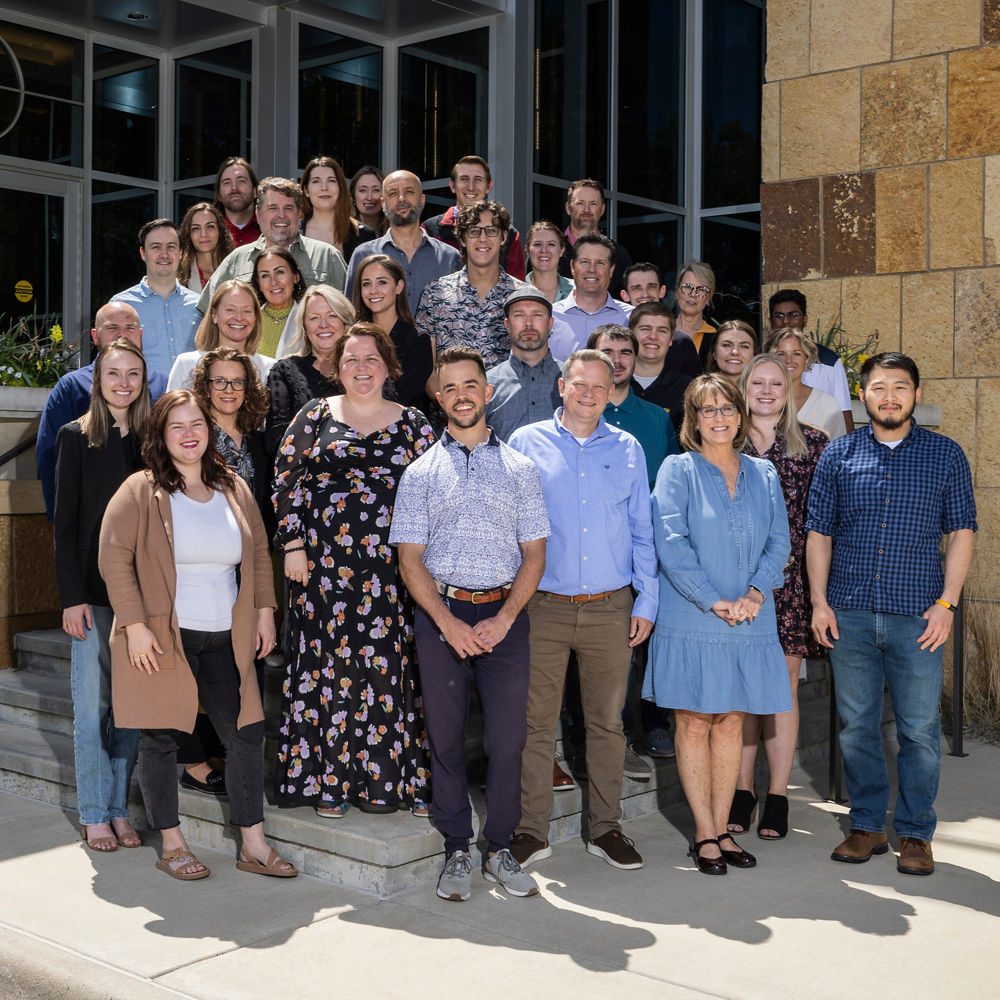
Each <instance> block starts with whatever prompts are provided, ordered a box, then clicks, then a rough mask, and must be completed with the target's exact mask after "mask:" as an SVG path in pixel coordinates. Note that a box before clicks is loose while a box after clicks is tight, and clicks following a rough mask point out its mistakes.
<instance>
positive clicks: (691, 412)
mask: <svg viewBox="0 0 1000 1000" xmlns="http://www.w3.org/2000/svg"><path fill="white" fill-rule="evenodd" d="M713 392H716V393H718V394H719V395H720V396H721V397H722V398H723V399H724V400H726V402H727V403H733V404H734V405H735V406H736V408H737V409H738V410H739V413H740V423H739V427H737V429H736V437H735V438H734V439H733V450H734V451H742V450H743V445H744V443H745V442H746V439H747V434H749V433H750V417H749V416H748V415H747V404H746V400H745V399H744V398H743V393H742V392H740V387H739V385H738V384H737V383H736V382H733V381H731V380H730V379H728V378H726V377H725V376H724V375H720V374H719V373H718V372H712V373H710V374H708V375H699V376H698V377H697V378H695V379H692V380H691V383H690V384H689V385H688V387H687V389H685V390H684V423H683V424H681V433H680V442H681V447H682V448H683V449H684V450H685V451H699V452H700V451H701V431H699V430H698V407H699V406H701V405H702V404H703V403H704V401H705V397H706V396H708V395H710V394H711V393H713Z"/></svg>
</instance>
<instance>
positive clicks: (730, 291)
mask: <svg viewBox="0 0 1000 1000" xmlns="http://www.w3.org/2000/svg"><path fill="white" fill-rule="evenodd" d="M701 247H702V253H701V256H702V260H705V261H707V262H708V263H709V264H711V265H712V270H713V271H715V284H716V294H715V298H714V299H712V306H711V316H712V319H714V320H715V321H716V322H717V323H721V322H722V321H723V320H727V319H744V320H746V321H747V322H748V323H751V324H752V325H753V326H754V327H756V329H757V330H758V331H759V330H760V285H761V274H760V212H747V213H745V214H737V215H717V216H711V217H710V218H707V219H704V220H702V225H701Z"/></svg>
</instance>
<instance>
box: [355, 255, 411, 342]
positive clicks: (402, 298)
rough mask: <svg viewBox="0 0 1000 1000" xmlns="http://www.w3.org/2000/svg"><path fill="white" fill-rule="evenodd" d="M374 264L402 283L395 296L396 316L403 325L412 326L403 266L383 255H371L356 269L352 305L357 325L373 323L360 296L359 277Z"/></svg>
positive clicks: (370, 313) (393, 258) (392, 258)
mask: <svg viewBox="0 0 1000 1000" xmlns="http://www.w3.org/2000/svg"><path fill="white" fill-rule="evenodd" d="M374 264H378V266H379V267H384V268H385V269H386V270H387V271H388V272H389V274H390V276H391V277H392V280H393V281H401V282H402V283H403V288H402V291H400V292H398V293H397V294H396V316H397V317H398V318H399V319H401V320H402V321H403V322H404V323H408V324H409V325H410V326H414V325H415V324H414V322H413V313H412V312H410V300H409V299H408V298H407V297H406V272H405V271H404V270H403V265H402V264H400V263H399V261H398V260H396V259H395V257H390V256H389V255H388V254H384V253H373V254H371V255H370V256H368V257H365V259H364V260H362V261H361V263H360V264H358V269H357V271H356V272H355V274H354V292H353V300H354V302H353V304H354V314H355V315H356V316H357V317H358V322H359V323H373V322H374V321H375V319H374V316H373V315H372V311H371V309H369V308H368V306H367V305H366V304H365V300H364V299H363V298H362V296H361V276H362V275H363V274H364V273H365V271H366V270H367V269H368V268H369V267H371V266H372V265H374Z"/></svg>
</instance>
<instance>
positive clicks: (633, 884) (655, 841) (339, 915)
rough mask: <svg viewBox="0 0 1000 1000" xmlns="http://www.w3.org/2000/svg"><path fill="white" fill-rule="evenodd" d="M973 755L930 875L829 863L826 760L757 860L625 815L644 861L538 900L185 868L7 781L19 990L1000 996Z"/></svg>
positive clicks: (986, 839)
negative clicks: (90, 835) (710, 856)
mask: <svg viewBox="0 0 1000 1000" xmlns="http://www.w3.org/2000/svg"><path fill="white" fill-rule="evenodd" d="M966 749H967V750H968V751H969V753H970V756H969V757H967V758H965V759H957V758H953V757H947V756H946V757H945V758H944V759H943V763H942V783H941V793H940V796H939V798H938V814H939V816H940V818H941V822H940V824H939V826H938V832H937V836H936V838H935V841H934V846H935V858H936V862H937V871H936V872H935V874H934V875H932V876H930V877H929V878H917V877H914V876H906V875H899V874H897V872H896V868H895V856H894V855H893V854H889V855H886V856H883V857H878V858H873V859H872V860H871V861H870V862H869V863H867V864H864V865H857V866H854V865H843V864H835V863H834V862H831V861H830V860H829V853H830V850H831V849H832V848H833V846H834V845H835V844H836V843H838V841H839V840H840V839H841V836H842V834H843V832H844V831H845V830H846V810H845V809H843V808H842V807H840V806H836V805H833V804H831V803H827V802H824V801H823V800H822V794H823V792H824V791H825V765H818V766H817V767H816V768H815V770H813V769H810V771H809V772H806V771H802V770H797V771H796V772H794V773H793V776H792V780H793V783H795V787H794V788H793V790H792V792H791V796H792V812H791V823H792V827H793V829H792V831H791V832H790V833H789V836H788V838H787V840H785V841H783V842H781V843H763V842H761V841H759V840H758V839H757V837H756V836H754V835H752V834H751V835H749V836H746V837H743V838H741V841H742V843H743V846H745V847H746V848H747V849H749V850H751V851H753V852H754V853H756V855H757V857H758V866H757V868H756V869H754V870H753V871H747V872H744V871H733V870H730V872H729V874H728V875H726V876H725V877H724V878H708V877H705V876H703V875H700V874H698V873H697V871H696V870H695V869H694V868H693V866H692V863H691V860H690V859H689V858H688V857H686V855H685V850H686V842H687V840H688V838H689V836H690V823H689V814H688V812H687V809H686V808H685V807H677V808H671V809H668V810H667V811H666V812H665V813H664V814H662V815H659V814H658V815H653V816H647V817H644V818H642V819H639V820H635V821H633V822H631V823H628V824H626V827H625V832H626V833H627V834H628V835H629V836H630V837H632V838H633V839H634V840H635V841H636V846H637V847H638V848H639V850H640V851H641V852H642V854H643V856H644V857H645V859H646V866H645V868H644V869H642V870H641V871H636V872H622V871H617V870H615V869H613V868H611V867H609V866H608V865H607V864H605V863H604V862H603V861H601V860H600V859H598V858H595V857H592V856H591V855H588V854H587V853H586V852H585V851H584V849H583V845H582V843H581V842H580V841H573V842H570V843H566V844H562V845H557V846H556V847H555V849H554V854H553V857H552V858H551V859H550V860H548V861H545V862H542V863H541V864H540V865H538V866H537V868H536V869H535V870H534V873H535V874H536V876H537V878H538V882H539V884H540V886H541V887H542V892H541V895H540V896H539V897H536V898H533V899H512V898H507V897H506V896H504V894H503V893H502V892H500V891H498V890H497V889H496V888H495V887H494V886H491V885H490V884H489V883H487V882H485V881H482V880H481V879H480V878H479V876H478V874H476V875H474V881H473V896H472V899H471V900H470V901H469V902H467V903H460V904H459V903H448V902H445V901H444V900H440V899H438V898H437V897H436V896H435V894H434V891H433V888H421V889H417V890H413V891H410V892H407V893H404V894H401V895H399V896H396V897H394V898H392V899H390V900H388V901H378V900H375V899H373V898H372V897H370V896H365V895H363V894H361V893H357V892H352V891H350V890H347V889H340V888H336V887H332V886H330V885H329V884H327V883H325V882H323V881H321V880H319V879H315V878H308V877H304V876H303V877H300V878H298V879H294V880H291V881H287V882H285V881H281V880H278V879H266V878H261V877H255V876H251V875H247V874H244V873H241V872H238V871H237V870H236V868H235V865H234V858H232V857H231V856H226V855H221V854H219V853H217V852H212V851H199V852H198V853H199V856H200V857H201V859H202V860H203V861H205V862H206V863H207V864H208V865H209V866H210V867H211V868H212V869H213V872H212V877H211V878H210V879H208V880H205V881H203V882H193V883H182V882H177V881H173V880H171V879H169V878H167V877H166V876H165V875H163V874H162V873H160V872H158V871H156V870H155V869H154V867H153V864H154V861H155V860H156V850H155V846H154V844H155V840H154V839H152V838H151V843H150V844H149V845H148V846H144V847H143V848H141V849H139V850H131V851H127V850H119V851H117V852H115V853H114V854H112V855H108V856H102V855H98V854H95V853H94V852H91V851H88V850H87V849H86V848H85V847H84V846H83V845H82V844H81V842H80V840H79V834H78V832H77V827H76V825H75V821H76V816H75V815H74V814H69V813H65V812H63V811H62V810H60V809H58V808H56V807H54V806H50V805H45V804H42V803H38V802H35V801H32V800H28V799H23V798H19V797H17V796H15V795H9V794H2V795H0V998H2V1000H22V998H23V1000H28V998H31V1000H46V998H49V997H66V996H72V997H73V998H74V1000H92V998H102V1000H106V998H120V1000H147V998H148V1000H153V998H157V1000H166V998H171V997H195V998H199V1000H234V998H239V1000H258V998H260V1000H265V998H266V1000H275V998H282V997H288V998H295V1000H331V998H335V997H342V996H351V995H361V991H363V994H364V995H369V996H378V997H383V998H395V997H399V998H406V1000H420V998H424V997H427V998H434V1000H442V998H443V1000H449V998H451V997H460V996H462V997H464V996H475V997H483V998H491V997H515V998H516V997H538V998H545V1000H548V998H562V997H618V996H623V997H624V996H627V997H628V998H629V1000H632V998H635V1000H641V998H647V997H657V998H674V997H678V998H694V997H701V998H704V997H735V998H744V997H746V998H751V997H762V998H763V997H767V998H774V997H779V998H780V997H788V998H793V997H794V998H795V1000H811V998H825V997H830V998H837V1000H842V998H843V997H844V996H845V995H850V994H852V993H855V992H862V993H864V994H870V995H874V996H877V997H878V998H879V1000H892V998H900V1000H903V998H905V1000H913V998H922V997H932V996H945V995H949V994H951V995H962V994H963V993H964V994H968V995H971V996H976V997H979V996H991V995H996V990H997V987H996V952H997V942H998V941H1000V921H998V920H997V915H998V912H1000V884H998V883H1000V801H998V796H997V791H996V788H997V776H998V774H1000V749H998V748H997V747H993V746H987V745H983V744H972V745H967V747H966ZM817 789H820V790H821V791H819V792H817ZM377 821H378V818H377V817H372V822H377ZM893 842H894V838H893Z"/></svg>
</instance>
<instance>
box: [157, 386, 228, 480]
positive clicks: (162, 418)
mask: <svg viewBox="0 0 1000 1000" xmlns="http://www.w3.org/2000/svg"><path fill="white" fill-rule="evenodd" d="M188 403H193V404H194V405H195V406H197V407H198V409H199V410H201V413H202V416H203V417H204V418H205V423H206V424H207V425H208V429H209V434H208V447H206V448H205V454H204V455H203V456H202V459H201V481H202V482H203V483H204V484H205V485H206V486H207V487H208V488H209V489H212V490H221V491H223V492H227V493H228V492H230V491H231V490H232V489H233V485H234V483H235V481H236V479H235V473H234V472H231V471H230V469H229V467H228V466H227V465H226V463H225V461H224V460H223V458H222V456H221V455H220V454H219V450H218V448H216V447H215V435H214V434H213V433H212V414H211V411H210V410H209V409H208V408H207V407H206V406H205V404H204V403H203V402H202V401H201V400H200V399H199V398H198V397H197V396H196V395H195V394H194V393H193V392H192V391H191V390H190V389H171V390H170V392H165V393H164V394H163V395H162V396H161V397H160V398H159V399H158V400H157V401H156V405H155V406H154V407H153V412H152V413H151V414H150V415H149V430H148V432H147V434H146V441H145V443H144V444H143V446H142V457H143V460H144V461H145V463H146V465H147V466H149V471H150V473H152V476H153V482H154V483H155V484H156V485H157V486H159V487H160V489H161V490H166V491H167V492H168V493H176V492H177V491H178V490H179V489H182V488H183V486H184V477H183V476H182V475H181V474H180V472H178V471H177V466H176V465H174V460H173V459H172V458H171V457H170V452H169V451H167V442H166V439H165V436H166V429H167V423H168V422H169V420H170V413H171V411H172V410H175V409H176V408H177V407H178V406H186V405H187V404H188Z"/></svg>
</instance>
